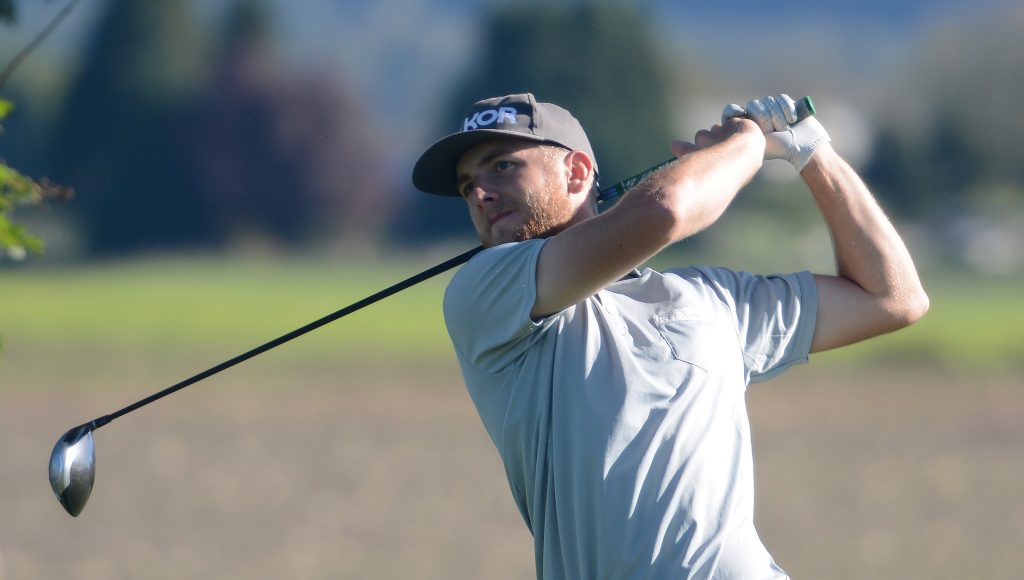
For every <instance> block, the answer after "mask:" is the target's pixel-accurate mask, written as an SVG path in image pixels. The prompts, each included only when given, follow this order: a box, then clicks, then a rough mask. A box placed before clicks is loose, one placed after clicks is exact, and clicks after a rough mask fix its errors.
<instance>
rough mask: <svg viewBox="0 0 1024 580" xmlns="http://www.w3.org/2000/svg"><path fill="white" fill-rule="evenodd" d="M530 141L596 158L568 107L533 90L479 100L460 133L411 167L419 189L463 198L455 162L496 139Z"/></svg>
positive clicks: (581, 128)
mask: <svg viewBox="0 0 1024 580" xmlns="http://www.w3.org/2000/svg"><path fill="white" fill-rule="evenodd" d="M502 138H504V139H527V140H530V141H537V142H538V143H551V144H553V145H560V146H562V147H565V148H567V149H570V150H573V151H583V152H584V153H586V154H587V155H589V156H590V160H591V161H592V162H593V163H594V172H595V173H596V172H597V159H596V158H595V157H594V150H593V149H592V148H591V147H590V140H589V139H587V134H586V132H584V131H583V126H582V125H580V122H579V121H577V120H576V118H575V117H573V116H572V114H570V113H569V111H566V110H565V109H563V108H562V107H559V106H558V105H553V104H551V103H538V102H537V99H536V98H534V96H533V94H531V93H523V94H519V95H506V96H504V97H495V98H492V99H484V100H482V101H478V102H477V103H474V104H473V106H472V107H471V108H470V109H469V112H468V113H466V117H465V119H463V120H462V126H461V127H460V128H459V131H458V132H456V133H452V134H451V135H448V136H447V137H445V138H444V139H441V140H440V141H438V142H437V143H434V144H433V145H431V146H430V147H428V148H427V150H426V151H424V152H423V154H422V155H420V158H419V159H418V160H417V161H416V165H415V166H413V169H412V184H413V185H414V186H416V189H419V190H420V191H424V192H426V193H434V194H437V195H450V196H458V195H459V192H458V185H457V183H456V175H455V165H456V164H457V163H458V161H459V159H461V158H462V156H463V155H465V154H466V152H467V151H469V150H470V149H472V148H473V147H475V146H476V145H479V144H480V143H483V142H484V141H490V140H491V139H502Z"/></svg>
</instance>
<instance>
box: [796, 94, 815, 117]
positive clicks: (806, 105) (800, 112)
mask: <svg viewBox="0 0 1024 580" xmlns="http://www.w3.org/2000/svg"><path fill="white" fill-rule="evenodd" d="M817 112H818V111H817V110H816V109H815V108H814V101H812V100H811V97H804V98H802V99H800V100H799V101H797V102H796V120H797V121H803V120H804V119H806V118H807V117H813V116H814V114H815V113H817Z"/></svg>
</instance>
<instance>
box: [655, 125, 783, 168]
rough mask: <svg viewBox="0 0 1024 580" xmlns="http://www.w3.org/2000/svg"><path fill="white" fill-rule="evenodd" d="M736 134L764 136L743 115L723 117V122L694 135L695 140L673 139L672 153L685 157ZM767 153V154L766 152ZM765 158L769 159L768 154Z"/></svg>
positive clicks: (755, 136) (753, 136)
mask: <svg viewBox="0 0 1024 580" xmlns="http://www.w3.org/2000/svg"><path fill="white" fill-rule="evenodd" d="M734 135H744V136H748V137H751V138H754V139H757V138H759V137H762V135H763V132H762V131H761V129H760V128H759V127H758V126H757V125H756V124H755V123H754V122H753V121H752V120H750V119H747V118H746V117H743V116H736V117H732V118H728V119H725V118H723V119H722V123H721V124H719V125H714V126H712V127H711V128H710V129H701V130H700V131H697V134H696V135H694V136H693V142H692V143H691V142H689V141H679V140H677V141H673V142H672V153H673V154H674V155H675V156H676V157H685V156H687V155H689V154H690V153H693V152H694V151H698V150H700V149H704V148H707V147H711V146H712V145H717V144H718V143H721V142H723V141H725V140H726V139H728V138H730V137H732V136H734ZM766 155H767V154H766ZM765 159H768V157H767V156H766V157H765Z"/></svg>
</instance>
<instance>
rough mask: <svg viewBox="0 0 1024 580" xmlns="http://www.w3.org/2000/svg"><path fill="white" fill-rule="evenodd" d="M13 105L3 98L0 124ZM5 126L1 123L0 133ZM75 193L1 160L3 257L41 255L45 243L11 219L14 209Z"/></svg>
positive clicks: (0, 239) (0, 253) (0, 244)
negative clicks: (24, 172)
mask: <svg viewBox="0 0 1024 580" xmlns="http://www.w3.org/2000/svg"><path fill="white" fill-rule="evenodd" d="M13 108H14V105H13V103H11V102H10V101H7V100H4V99H0V123H2V122H3V120H4V119H5V118H6V117H7V114H8V113H9V112H10V111H11V110H12V109H13ZM2 133H3V125H2V124H0V134H2ZM71 194H72V192H71V190H70V189H68V188H64V187H61V186H58V185H55V184H52V183H50V182H49V181H48V180H45V179H43V180H41V181H34V180H32V179H30V178H28V177H26V176H24V175H22V174H21V173H20V172H19V171H17V170H16V169H14V168H12V167H10V166H9V165H7V164H6V163H4V162H3V160H2V159H0V258H4V257H7V258H10V259H13V260H22V259H24V258H25V257H26V255H27V254H28V253H30V252H31V253H34V254H39V253H41V252H42V251H43V242H42V240H40V239H39V238H37V237H35V236H33V235H32V234H30V233H29V232H28V231H27V230H26V229H25V227H24V226H22V225H19V224H16V223H14V222H13V221H11V219H10V217H9V214H10V213H11V212H12V211H14V209H15V208H18V207H25V206H30V205H37V204H39V203H42V202H43V201H45V200H48V199H67V198H69V197H70V196H71Z"/></svg>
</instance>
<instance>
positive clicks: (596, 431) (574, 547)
mask: <svg viewBox="0 0 1024 580" xmlns="http://www.w3.org/2000/svg"><path fill="white" fill-rule="evenodd" d="M543 245H544V240H531V241H527V242H521V243H513V244H505V245H501V246H497V247H494V248H490V249H488V250H486V251H484V252H482V253H480V254H479V255H477V256H476V257H474V258H473V259H472V260H471V261H470V262H469V263H467V264H466V265H465V266H464V267H463V268H462V269H461V270H460V271H459V272H458V273H457V274H456V275H455V277H454V278H453V279H452V281H451V283H450V285H449V286H448V289H447V291H446V292H445V297H444V313H445V321H446V324H447V326H448V332H449V334H450V335H451V338H452V342H453V344H454V346H455V351H456V354H457V356H458V359H459V363H460V365H461V368H462V373H463V376H464V378H465V381H466V385H467V387H468V389H469V393H470V395H471V397H472V398H473V402H474V403H475V405H476V407H477V410H478V411H479V413H480V417H481V418H482V420H483V423H484V426H485V427H486V429H487V432H488V433H489V434H490V436H491V439H492V440H493V441H494V444H495V446H496V447H497V448H498V452H499V453H500V455H501V459H502V461H503V462H504V464H505V470H506V474H507V476H508V482H509V486H510V487H511V490H512V495H513V497H514V498H515V502H516V505H517V506H518V507H519V511H520V512H521V513H522V515H523V518H524V519H525V520H526V525H527V526H529V528H530V531H531V532H532V534H533V537H534V546H535V554H536V560H537V576H538V578H547V579H549V580H555V579H561V578H566V579H569V578H580V579H584V578H585V579H617V580H618V579H627V578H628V579H633V578H638V579H639V578H659V579H660V578H672V579H678V578H714V579H727V578H728V579H733V578H735V579H744V580H750V579H761V578H765V579H767V578H786V577H787V576H786V574H785V572H783V571H782V570H781V569H780V568H779V567H778V566H776V564H775V562H774V561H773V560H772V558H771V556H770V555H769V554H768V552H767V550H765V548H764V546H763V545H762V543H761V540H760V538H759V537H758V535H757V532H756V531H755V530H754V524H753V514H754V482H753V462H752V457H751V447H750V427H749V423H748V420H747V412H746V405H745V401H744V393H745V391H746V387H747V385H748V384H750V383H751V382H753V381H758V380H763V379H766V378H768V377H771V376H773V375H775V374H778V373H779V372H781V371H782V370H784V369H785V368H787V367H788V366H790V365H791V364H794V363H800V362H806V360H807V355H808V352H809V350H810V344H811V338H812V335H813V331H814V320H815V311H816V306H817V302H816V296H817V295H816V291H815V287H814V280H813V278H812V276H811V275H810V274H809V273H807V272H802V273H798V274H790V275H785V276H769V277H764V276H755V275H752V274H747V273H739V272H733V271H730V270H725V269H715V268H705V267H691V268H684V269H680V270H670V271H667V272H664V273H659V272H656V271H653V270H650V269H645V270H644V271H643V272H638V273H637V275H636V276H633V277H628V278H625V279H623V280H620V281H619V282H616V283H614V284H611V285H609V286H608V287H606V288H605V289H603V290H601V291H600V292H598V293H597V294H596V295H594V296H593V297H591V298H588V299H586V300H584V301H583V302H580V303H579V304H576V305H575V306H571V307H569V308H566V309H565V310H563V311H561V312H558V313H556V314H552V315H550V316H548V317H546V318H543V319H541V320H532V319H531V318H530V310H531V308H532V306H533V303H534V299H535V296H536V266H537V257H538V256H539V254H540V251H541V248H542V247H543Z"/></svg>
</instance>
